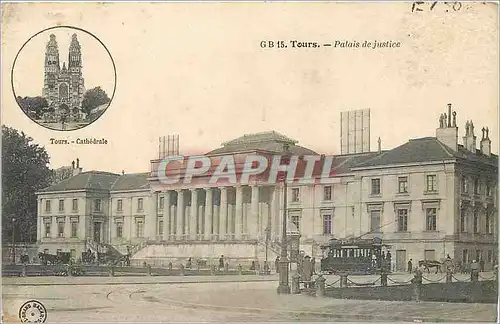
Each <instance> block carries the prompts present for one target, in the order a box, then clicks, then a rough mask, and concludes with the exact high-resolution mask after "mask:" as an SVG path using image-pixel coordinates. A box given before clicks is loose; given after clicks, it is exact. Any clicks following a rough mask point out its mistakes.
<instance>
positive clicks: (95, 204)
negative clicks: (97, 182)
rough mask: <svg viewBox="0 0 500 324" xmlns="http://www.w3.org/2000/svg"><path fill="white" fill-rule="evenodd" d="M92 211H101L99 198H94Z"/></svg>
mask: <svg viewBox="0 0 500 324" xmlns="http://www.w3.org/2000/svg"><path fill="white" fill-rule="evenodd" d="M94 211H96V212H100V211H101V199H96V200H94Z"/></svg>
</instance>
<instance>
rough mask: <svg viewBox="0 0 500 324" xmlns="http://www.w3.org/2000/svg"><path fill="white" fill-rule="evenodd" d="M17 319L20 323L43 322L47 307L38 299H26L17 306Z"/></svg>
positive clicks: (45, 318)
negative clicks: (19, 306)
mask: <svg viewBox="0 0 500 324" xmlns="http://www.w3.org/2000/svg"><path fill="white" fill-rule="evenodd" d="M19 319H20V320H21V322H22V323H45V321H46V320H47V309H45V306H43V304H42V303H41V302H39V301H38V300H28V301H27V302H25V303H24V304H23V305H22V306H21V308H19Z"/></svg>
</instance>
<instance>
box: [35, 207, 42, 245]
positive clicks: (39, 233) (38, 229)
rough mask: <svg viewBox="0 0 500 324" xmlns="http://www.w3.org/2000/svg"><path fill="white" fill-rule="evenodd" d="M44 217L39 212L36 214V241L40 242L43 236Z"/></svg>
mask: <svg viewBox="0 0 500 324" xmlns="http://www.w3.org/2000/svg"><path fill="white" fill-rule="evenodd" d="M43 234H44V233H43V218H42V217H41V216H40V215H39V214H38V215H37V216H36V241H37V242H40V241H41V240H42V237H43Z"/></svg>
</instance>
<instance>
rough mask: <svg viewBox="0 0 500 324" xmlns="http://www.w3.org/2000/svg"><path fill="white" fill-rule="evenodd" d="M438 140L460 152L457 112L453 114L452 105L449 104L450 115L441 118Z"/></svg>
mask: <svg viewBox="0 0 500 324" xmlns="http://www.w3.org/2000/svg"><path fill="white" fill-rule="evenodd" d="M452 116H453V118H452ZM436 138H437V140H438V141H440V142H441V143H443V144H444V145H446V146H448V147H449V148H451V149H452V150H454V151H458V127H457V112H456V111H453V112H452V110H451V104H448V113H444V114H441V116H439V128H438V129H436Z"/></svg>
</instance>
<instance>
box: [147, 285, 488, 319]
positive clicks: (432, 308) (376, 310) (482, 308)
mask: <svg viewBox="0 0 500 324" xmlns="http://www.w3.org/2000/svg"><path fill="white" fill-rule="evenodd" d="M242 285H244V284H242ZM203 286H204V285H201V286H200V287H199V288H200V289H198V292H199V293H197V294H192V293H188V292H186V293H183V292H182V291H179V292H176V294H175V295H171V294H169V295H168V296H167V295H161V296H158V292H155V293H156V297H159V299H160V300H161V301H162V302H166V303H169V304H173V305H177V306H181V307H186V308H195V309H209V310H214V311H233V312H242V313H256V314H257V313H263V312H264V313H268V314H269V316H270V318H276V319H278V318H280V317H283V316H285V317H289V316H293V317H297V318H299V319H300V320H301V321H305V320H314V319H319V318H323V319H330V320H357V321H410V322H413V321H425V322H451V323H456V322H480V321H487V322H494V321H495V319H496V305H494V304H463V303H433V302H420V303H416V302H391V301H373V300H372V301H367V300H346V299H332V298H316V297H309V296H304V295H278V294H277V292H276V287H277V284H273V283H270V282H269V283H259V284H255V287H254V288H253V289H251V290H250V289H240V288H239V287H238V284H236V287H234V286H233V288H228V289H225V290H223V291H221V290H218V291H217V294H211V293H210V288H209V287H206V288H205V287H203ZM205 289H206V293H205V292H204V290H205ZM150 294H151V295H148V294H146V295H144V298H153V297H155V296H154V295H153V292H151V293H150ZM174 296H175V297H174Z"/></svg>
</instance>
